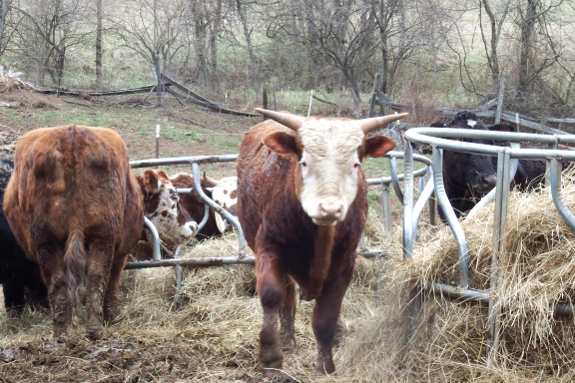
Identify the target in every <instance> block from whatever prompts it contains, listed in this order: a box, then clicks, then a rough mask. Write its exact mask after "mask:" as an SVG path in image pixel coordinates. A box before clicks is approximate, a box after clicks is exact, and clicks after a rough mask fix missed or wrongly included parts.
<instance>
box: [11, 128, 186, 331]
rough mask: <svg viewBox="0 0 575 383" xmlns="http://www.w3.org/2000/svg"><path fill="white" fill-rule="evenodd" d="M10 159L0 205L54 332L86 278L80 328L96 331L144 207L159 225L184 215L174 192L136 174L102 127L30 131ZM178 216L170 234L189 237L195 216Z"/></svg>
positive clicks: (149, 173) (71, 312) (73, 311)
mask: <svg viewBox="0 0 575 383" xmlns="http://www.w3.org/2000/svg"><path fill="white" fill-rule="evenodd" d="M14 162H15V164H14V172H13V174H12V177H11V178H10V181H9V182H8V186H7V187H6V191H5V195H4V207H3V208H4V212H5V214H6V217H7V219H8V223H9V225H10V228H11V229H12V231H13V233H14V236H15V238H16V240H17V242H18V244H19V245H20V247H21V248H22V249H23V250H24V252H25V253H26V256H27V257H28V258H29V259H32V260H33V261H35V262H36V263H37V264H38V265H39V268H40V271H41V274H42V279H43V281H44V283H45V285H46V286H47V289H48V300H49V304H50V309H51V312H52V320H53V328H54V336H60V335H61V334H63V333H64V332H65V331H66V329H67V327H68V326H69V325H70V324H71V323H73V324H76V322H77V309H78V307H79V305H80V302H81V295H82V292H81V289H82V287H84V286H86V301H87V306H88V307H87V312H88V325H87V329H86V335H87V337H89V338H91V339H97V338H99V337H100V336H101V327H102V321H103V320H104V321H106V322H110V321H112V320H113V318H114V316H115V311H116V306H117V304H116V300H117V290H118V284H119V281H120V275H121V272H122V270H123V268H124V264H125V262H126V259H127V256H128V253H129V252H130V250H131V249H132V248H133V247H134V245H135V244H136V242H137V241H138V238H139V236H140V233H141V232H142V229H143V223H144V211H146V212H152V213H151V215H154V212H157V214H156V217H151V219H152V221H154V219H156V222H157V225H158V227H159V228H162V227H165V226H166V225H167V223H168V222H170V221H173V220H174V219H177V220H179V219H180V218H182V219H183V217H179V215H178V214H174V211H177V194H175V190H171V189H166V188H165V187H164V186H165V184H164V183H163V181H162V179H163V178H165V173H164V174H162V173H161V172H160V171H158V172H156V171H154V170H152V169H148V170H146V171H145V172H144V175H143V176H141V177H139V178H136V176H135V175H134V174H133V172H132V170H131V169H130V165H129V159H128V150H127V148H126V145H125V144H124V142H123V141H122V139H121V137H120V136H119V135H118V134H117V133H116V132H114V131H113V130H110V129H106V128H91V127H86V126H80V125H67V126H58V127H54V128H43V129H37V130H33V131H30V132H28V133H26V134H25V135H23V136H22V137H21V138H20V140H19V141H18V143H17V145H16V155H15V161H14ZM174 194H175V195H174ZM160 217H161V218H160ZM180 224H181V225H179V226H178V227H179V229H180V232H173V233H171V237H170V238H171V239H173V240H175V241H176V240H177V241H185V240H189V239H190V238H191V237H192V236H193V235H194V234H195V233H194V227H197V226H194V225H196V223H195V222H193V223H184V222H183V221H182V222H180ZM162 225H164V226H162Z"/></svg>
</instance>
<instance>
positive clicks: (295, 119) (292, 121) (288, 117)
mask: <svg viewBox="0 0 575 383" xmlns="http://www.w3.org/2000/svg"><path fill="white" fill-rule="evenodd" d="M256 112H258V113H260V114H263V115H264V116H266V117H268V118H271V119H272V120H274V121H276V122H279V123H280V124H282V125H283V126H285V127H287V128H290V129H291V130H295V131H296V132H297V130H298V129H299V127H300V126H301V124H303V122H304V121H305V117H302V116H296V115H295V114H289V113H280V112H274V111H273V110H266V109H260V108H256Z"/></svg>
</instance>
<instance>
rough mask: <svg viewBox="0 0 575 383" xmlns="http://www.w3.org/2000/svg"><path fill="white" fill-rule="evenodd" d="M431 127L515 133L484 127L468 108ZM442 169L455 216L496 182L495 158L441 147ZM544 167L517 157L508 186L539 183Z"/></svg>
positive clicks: (532, 145) (502, 126)
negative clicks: (442, 149) (445, 121)
mask: <svg viewBox="0 0 575 383" xmlns="http://www.w3.org/2000/svg"><path fill="white" fill-rule="evenodd" d="M432 126H434V127H442V126H445V127H449V128H460V129H474V130H491V131H500V132H515V128H514V127H512V126H510V125H505V124H496V125H491V126H488V127H486V126H485V125H484V124H483V122H482V121H481V120H480V119H479V118H477V115H476V114H475V113H473V112H468V111H463V112H459V113H457V114H456V115H455V117H453V119H452V120H451V121H450V122H449V123H448V124H447V125H443V124H442V123H439V122H436V123H434V124H432ZM471 141H472V142H475V143H481V144H486V145H505V143H503V142H500V141H492V140H480V139H473V140H471ZM521 146H522V147H524V148H544V147H543V146H541V145H540V144H535V143H522V144H521ZM568 165H569V163H567V162H565V163H563V168H565V167H567V166H568ZM442 169H443V183H444V187H445V193H446V194H447V197H448V199H449V201H450V203H451V206H452V207H453V210H454V212H455V215H456V217H460V216H461V215H462V214H463V213H465V212H467V211H469V210H471V209H472V208H473V207H474V206H475V204H476V203H477V202H478V201H479V200H480V199H481V197H483V196H484V195H485V194H487V193H488V192H489V191H491V189H493V188H494V187H495V183H496V181H497V172H496V169H497V157H492V156H482V155H478V154H469V153H459V152H452V151H448V150H444V151H443V168H442ZM545 170H546V165H545V161H529V160H519V161H518V165H517V172H516V173H515V177H514V178H513V180H512V182H511V184H510V187H512V188H514V187H517V188H519V189H523V190H526V189H530V188H533V187H534V186H537V185H540V184H541V182H542V181H543V180H544V176H545ZM439 215H440V217H441V219H442V220H443V221H445V214H444V212H443V210H442V209H441V208H440V209H439Z"/></svg>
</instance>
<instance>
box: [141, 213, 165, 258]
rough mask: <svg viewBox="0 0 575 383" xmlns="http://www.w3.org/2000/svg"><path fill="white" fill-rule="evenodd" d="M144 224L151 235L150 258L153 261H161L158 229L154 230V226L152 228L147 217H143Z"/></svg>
mask: <svg viewBox="0 0 575 383" xmlns="http://www.w3.org/2000/svg"><path fill="white" fill-rule="evenodd" d="M144 224H145V225H146V226H148V229H149V230H150V233H151V234H152V258H153V259H154V261H159V260H160V259H162V253H161V251H160V235H159V234H158V229H156V226H154V224H153V223H152V221H150V220H149V219H148V217H144Z"/></svg>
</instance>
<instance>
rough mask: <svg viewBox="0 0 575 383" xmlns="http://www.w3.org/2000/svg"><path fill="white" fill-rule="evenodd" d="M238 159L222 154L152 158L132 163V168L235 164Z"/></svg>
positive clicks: (235, 155) (231, 155) (236, 156)
mask: <svg viewBox="0 0 575 383" xmlns="http://www.w3.org/2000/svg"><path fill="white" fill-rule="evenodd" d="M237 159H238V155H237V154H222V155H217V156H193V157H173V158H150V159H146V160H136V161H130V166H131V167H132V168H146V167H151V166H164V165H187V164H190V163H197V164H212V163H214V162H233V161H235V160H237Z"/></svg>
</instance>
